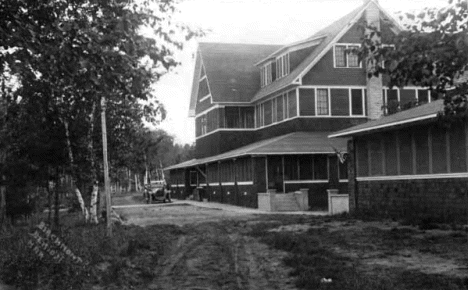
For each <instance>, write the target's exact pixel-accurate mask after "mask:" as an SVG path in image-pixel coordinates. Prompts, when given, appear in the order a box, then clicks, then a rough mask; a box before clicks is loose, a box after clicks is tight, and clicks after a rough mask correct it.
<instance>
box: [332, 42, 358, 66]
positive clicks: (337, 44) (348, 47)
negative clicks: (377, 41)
mask: <svg viewBox="0 0 468 290" xmlns="http://www.w3.org/2000/svg"><path fill="white" fill-rule="evenodd" d="M337 46H344V47H345V50H346V49H350V48H351V47H357V48H359V47H361V44H360V43H336V44H335V45H333V67H334V68H362V61H361V62H360V63H359V66H349V61H348V55H349V53H346V52H345V55H344V58H345V62H346V64H345V66H336V47H337Z"/></svg>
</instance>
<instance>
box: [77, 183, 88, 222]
mask: <svg viewBox="0 0 468 290" xmlns="http://www.w3.org/2000/svg"><path fill="white" fill-rule="evenodd" d="M75 195H76V198H77V199H78V203H79V204H80V208H81V212H82V213H83V216H84V218H85V221H86V222H88V220H89V212H88V209H87V208H86V206H85V203H84V200H83V197H82V196H81V192H80V190H79V189H78V187H75Z"/></svg>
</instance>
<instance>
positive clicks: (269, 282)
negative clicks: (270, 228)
mask: <svg viewBox="0 0 468 290" xmlns="http://www.w3.org/2000/svg"><path fill="white" fill-rule="evenodd" d="M185 229H186V231H185V232H187V233H189V234H185V235H183V236H181V237H180V238H179V240H178V241H177V243H175V244H174V245H172V246H169V249H168V252H167V254H166V255H164V257H163V258H162V260H161V262H160V263H158V265H157V269H156V270H155V274H156V279H155V280H154V281H153V283H152V284H150V285H149V287H148V288H147V289H168V290H172V289H174V290H175V289H190V290H196V289H198V290H201V289H203V290H207V289H210V290H211V289H221V290H224V289H226V290H235V289H238V290H244V289H245V290H260V289H261V290H263V289H273V290H276V289H281V290H283V289H285V290H288V289H296V288H295V287H292V285H293V280H292V279H291V277H289V275H288V272H287V270H285V267H284V265H283V264H282V262H281V258H282V257H283V256H282V255H281V254H279V253H278V251H273V250H271V249H269V248H268V247H267V246H266V245H264V244H261V243H259V242H258V241H257V240H256V239H254V238H252V237H249V236H246V231H245V229H244V228H239V227H237V226H234V227H232V226H227V225H226V224H220V223H204V224H197V225H190V226H186V227H185Z"/></svg>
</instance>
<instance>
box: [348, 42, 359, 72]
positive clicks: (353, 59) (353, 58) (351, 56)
mask: <svg viewBox="0 0 468 290" xmlns="http://www.w3.org/2000/svg"><path fill="white" fill-rule="evenodd" d="M358 48H359V46H357V45H350V46H348V51H349V52H348V54H347V56H348V67H359V58H358V55H357V54H356V53H354V52H353V51H352V50H355V49H358Z"/></svg>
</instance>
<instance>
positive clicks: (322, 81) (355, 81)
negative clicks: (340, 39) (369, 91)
mask: <svg viewBox="0 0 468 290" xmlns="http://www.w3.org/2000/svg"><path fill="white" fill-rule="evenodd" d="M302 84H303V85H329V86H334V85H335V86H338V85H341V86H344V85H352V86H366V75H365V71H364V69H363V68H334V67H333V51H332V50H330V51H329V52H327V53H326V54H325V56H324V57H323V58H322V59H321V60H320V61H319V62H318V63H317V64H316V65H315V66H314V67H313V68H312V69H311V70H310V71H309V72H307V74H306V75H305V76H304V78H303V79H302Z"/></svg>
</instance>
